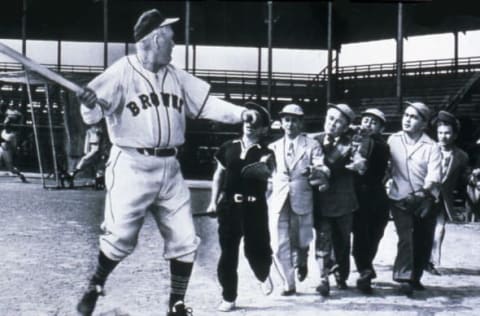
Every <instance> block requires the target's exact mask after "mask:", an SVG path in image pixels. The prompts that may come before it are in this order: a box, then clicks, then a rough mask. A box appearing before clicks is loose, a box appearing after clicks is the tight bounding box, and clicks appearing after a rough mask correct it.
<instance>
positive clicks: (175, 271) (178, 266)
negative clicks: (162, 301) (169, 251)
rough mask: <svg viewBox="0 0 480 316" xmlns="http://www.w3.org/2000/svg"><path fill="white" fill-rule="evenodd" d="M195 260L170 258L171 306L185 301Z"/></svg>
mask: <svg viewBox="0 0 480 316" xmlns="http://www.w3.org/2000/svg"><path fill="white" fill-rule="evenodd" d="M192 268H193V262H182V261H178V260H170V274H171V284H170V286H171V288H170V300H169V306H170V308H172V306H173V305H174V304H175V303H176V302H178V301H183V300H184V298H185V293H186V292H187V287H188V281H189V280H190V275H191V274H192Z"/></svg>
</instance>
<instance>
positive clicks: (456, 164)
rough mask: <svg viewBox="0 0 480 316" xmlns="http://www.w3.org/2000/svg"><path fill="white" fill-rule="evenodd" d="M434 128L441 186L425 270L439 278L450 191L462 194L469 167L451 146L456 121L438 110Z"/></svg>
mask: <svg viewBox="0 0 480 316" xmlns="http://www.w3.org/2000/svg"><path fill="white" fill-rule="evenodd" d="M435 126H436V131H437V141H438V144H439V145H440V150H441V154H442V183H441V186H440V203H438V211H437V222H436V225H435V235H434V239H433V248H432V254H431V257H430V262H429V263H428V265H427V268H426V270H427V272H430V273H432V274H434V275H440V271H438V269H437V268H438V267H439V266H440V259H441V251H442V243H443V239H444V237H445V222H446V221H447V219H450V220H452V214H453V200H454V197H453V191H454V190H455V189H459V190H461V191H462V192H463V193H465V187H466V184H467V182H468V175H469V169H470V168H469V167H468V162H469V158H468V155H467V153H465V152H464V151H463V150H461V149H460V148H458V147H457V146H455V140H456V139H457V136H458V133H459V130H460V122H459V121H458V120H457V118H456V117H455V116H454V115H453V114H451V113H449V112H447V111H440V112H438V115H437V117H436V118H435Z"/></svg>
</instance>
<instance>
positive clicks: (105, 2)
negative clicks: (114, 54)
mask: <svg viewBox="0 0 480 316" xmlns="http://www.w3.org/2000/svg"><path fill="white" fill-rule="evenodd" d="M107 67H108V0H103V69H106V68H107Z"/></svg>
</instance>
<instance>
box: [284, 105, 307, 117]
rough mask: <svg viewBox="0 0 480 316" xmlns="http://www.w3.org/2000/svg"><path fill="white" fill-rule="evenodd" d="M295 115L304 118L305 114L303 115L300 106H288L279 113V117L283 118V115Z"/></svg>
mask: <svg viewBox="0 0 480 316" xmlns="http://www.w3.org/2000/svg"><path fill="white" fill-rule="evenodd" d="M287 114H289V115H295V116H303V115H304V114H305V113H303V109H302V107H301V106H300V105H297V104H294V103H292V104H287V105H285V106H284V107H283V109H282V110H281V111H280V112H279V113H278V115H280V116H283V115H287Z"/></svg>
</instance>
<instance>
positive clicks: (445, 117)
mask: <svg viewBox="0 0 480 316" xmlns="http://www.w3.org/2000/svg"><path fill="white" fill-rule="evenodd" d="M439 122H443V123H445V124H448V125H451V126H452V127H453V129H454V130H455V131H458V130H460V122H459V121H458V119H457V118H456V117H455V115H453V114H452V113H450V112H447V111H443V110H442V111H440V112H438V114H437V117H435V119H434V122H433V123H434V124H435V125H438V123H439Z"/></svg>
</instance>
